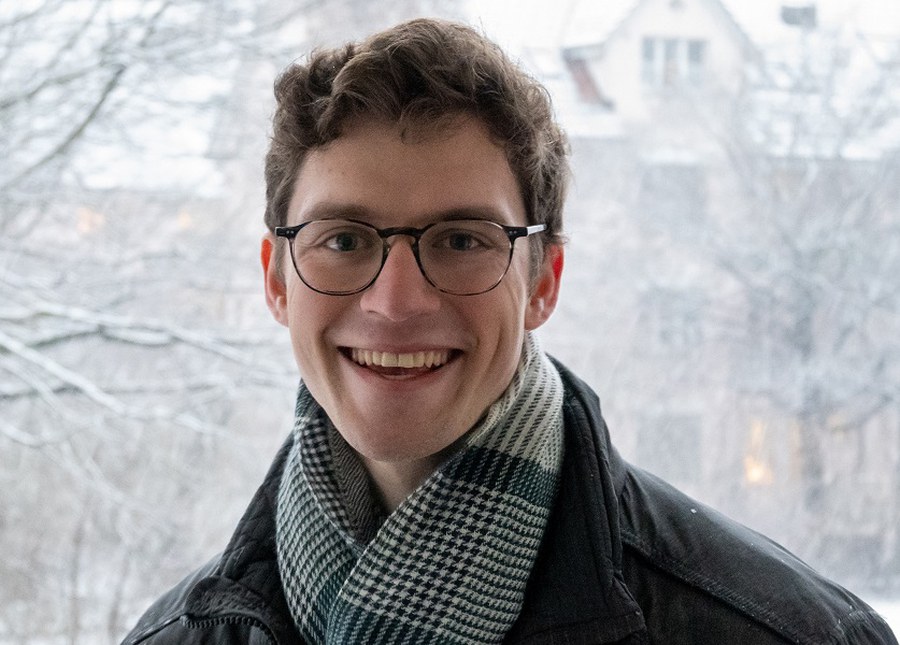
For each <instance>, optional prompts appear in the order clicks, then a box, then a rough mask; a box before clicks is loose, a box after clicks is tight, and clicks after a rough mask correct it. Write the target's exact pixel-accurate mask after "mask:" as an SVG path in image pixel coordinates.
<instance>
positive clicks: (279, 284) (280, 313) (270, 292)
mask: <svg viewBox="0 0 900 645" xmlns="http://www.w3.org/2000/svg"><path fill="white" fill-rule="evenodd" d="M276 243H277V242H276V240H275V237H274V236H273V235H272V234H271V233H266V234H265V236H263V239H262V248H261V250H260V259H261V260H262V267H263V278H264V281H265V288H266V304H267V305H268V306H269V311H271V312H272V317H273V318H275V320H277V321H278V322H280V323H281V324H282V325H284V326H285V327H286V326H287V324H288V316H287V287H286V286H285V284H284V269H283V267H281V266H280V264H281V263H280V262H279V261H278V260H279V258H280V256H281V254H280V253H277V252H276V251H275V244H276Z"/></svg>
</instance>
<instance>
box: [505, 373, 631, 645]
mask: <svg viewBox="0 0 900 645" xmlns="http://www.w3.org/2000/svg"><path fill="white" fill-rule="evenodd" d="M556 366H557V369H558V370H559V372H560V374H561V376H562V379H563V383H564V384H565V391H566V397H565V401H564V403H563V413H564V419H565V437H566V438H565V454H564V457H563V468H562V478H561V481H560V488H559V492H558V494H557V500H556V503H555V505H554V510H553V513H552V514H551V516H550V519H549V522H548V525H547V533H546V534H545V538H544V543H543V545H542V548H541V552H540V554H539V556H538V561H537V563H536V565H535V568H534V570H533V571H532V575H531V579H530V580H529V584H528V589H527V590H526V597H525V605H524V607H523V610H522V614H521V617H520V619H519V621H518V622H517V623H516V625H515V626H514V627H513V630H512V632H511V633H510V634H509V636H508V638H507V642H510V643H516V642H528V641H532V642H533V641H535V640H537V641H541V642H544V641H546V642H567V643H568V642H571V643H598V644H599V643H614V642H619V641H622V640H623V639H625V638H627V637H628V636H629V635H632V634H633V635H634V639H635V640H638V641H639V640H642V637H641V636H640V634H641V633H643V632H644V631H645V628H644V620H643V615H642V614H641V611H640V609H639V607H638V605H637V603H636V602H635V600H634V598H633V597H632V596H631V594H630V592H629V591H628V589H627V587H626V586H625V582H624V579H623V574H622V543H621V539H620V536H619V519H618V501H617V499H618V494H617V492H618V491H621V489H622V486H623V485H624V478H625V467H624V463H623V462H622V460H621V458H620V457H619V455H618V453H617V452H616V451H615V450H614V449H613V448H612V446H611V445H610V442H609V432H608V430H607V428H606V424H605V423H604V421H603V417H602V416H601V414H600V402H599V400H598V399H597V396H596V395H595V394H594V393H593V391H591V390H590V388H588V386H587V385H585V384H584V383H583V382H582V381H580V380H579V379H578V378H576V377H575V376H574V375H573V374H572V373H571V372H569V371H568V370H567V369H566V368H565V367H563V366H562V365H560V364H558V363H557V364H556ZM557 639H558V640H557ZM629 642H630V641H629Z"/></svg>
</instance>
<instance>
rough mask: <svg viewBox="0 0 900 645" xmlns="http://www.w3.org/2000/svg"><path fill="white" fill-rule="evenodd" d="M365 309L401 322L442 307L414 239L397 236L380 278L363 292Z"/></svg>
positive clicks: (363, 306) (438, 293)
mask: <svg viewBox="0 0 900 645" xmlns="http://www.w3.org/2000/svg"><path fill="white" fill-rule="evenodd" d="M360 305H361V306H362V308H363V310H365V311H370V312H373V313H377V314H379V315H381V316H383V317H385V318H387V319H389V320H391V321H394V322H400V321H403V320H407V319H409V318H413V317H415V316H418V315H422V314H429V313H434V312H435V311H437V310H438V309H439V308H440V305H441V294H440V292H439V291H438V290H437V289H436V288H435V287H434V286H432V285H431V283H429V282H428V280H426V279H425V276H424V275H423V274H422V271H421V270H420V269H419V264H418V262H416V256H415V254H414V253H413V250H412V240H407V239H404V238H399V237H398V238H395V239H394V241H393V242H392V243H391V248H390V252H389V253H388V257H387V260H385V263H384V266H383V267H382V269H381V273H380V274H379V275H378V278H377V279H376V280H375V282H374V283H373V284H372V286H370V287H369V288H368V289H366V290H365V291H363V294H362V299H361V300H360Z"/></svg>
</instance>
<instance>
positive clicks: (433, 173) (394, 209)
mask: <svg viewBox="0 0 900 645" xmlns="http://www.w3.org/2000/svg"><path fill="white" fill-rule="evenodd" d="M460 216H466V217H472V218H479V219H490V220H492V221H495V222H497V223H499V224H507V225H514V226H522V225H525V223H526V219H525V208H524V204H523V201H522V197H521V194H520V191H519V186H518V184H517V182H516V179H515V177H514V176H513V174H512V171H511V170H510V167H509V164H508V163H507V161H506V158H505V155H504V152H503V150H502V149H501V148H500V147H499V146H497V145H495V144H494V143H493V142H492V141H491V139H490V138H489V135H488V133H487V130H486V129H485V128H484V126H483V125H482V124H481V122H480V121H478V120H476V119H472V118H460V119H459V120H457V121H455V122H454V125H453V127H451V128H444V129H442V130H441V131H440V132H439V133H436V134H429V135H427V136H424V137H414V138H412V139H409V140H407V141H404V140H402V139H401V136H400V131H399V130H398V128H397V127H396V126H394V125H388V124H383V123H379V122H362V123H358V124H355V125H354V126H352V127H350V128H348V129H347V131H346V132H345V133H344V134H343V135H342V136H341V137H340V138H338V139H337V140H336V141H334V142H332V143H331V144H329V145H328V146H326V147H323V148H319V149H316V150H314V151H312V152H311V153H310V154H309V155H308V157H307V158H306V160H305V161H304V164H303V166H302V167H301V169H300V171H299V175H298V177H297V181H296V186H295V189H294V194H293V197H292V200H291V203H290V207H289V215H288V217H289V221H288V225H295V224H300V223H302V222H306V221H309V220H313V219H322V218H341V217H343V218H353V219H357V220H364V221H366V222H368V223H370V224H372V225H373V226H376V227H379V228H385V227H392V226H415V227H422V226H425V225H427V224H430V223H432V222H435V221H439V220H443V219H448V218H459V217H460ZM390 241H391V243H392V248H391V252H390V254H389V256H388V259H387V262H386V264H385V265H384V268H383V269H382V271H381V274H380V275H379V277H378V279H377V280H376V281H375V283H374V284H373V285H372V286H370V287H369V288H368V289H366V290H365V291H363V292H361V293H357V294H354V295H349V296H329V295H323V294H320V293H317V292H315V291H313V290H311V289H310V288H308V287H307V286H306V285H304V284H303V283H302V282H301V281H300V279H299V278H298V276H297V274H296V272H295V271H294V268H293V266H292V265H291V261H290V255H289V253H284V254H283V256H284V262H283V265H282V266H281V267H275V266H274V261H273V258H274V257H275V256H274V255H273V254H272V244H276V243H285V242H284V241H283V240H278V241H275V240H274V239H273V238H271V236H267V237H266V239H264V241H263V253H262V255H263V264H264V268H265V270H266V293H267V301H268V304H269V307H270V309H271V310H272V312H273V315H274V316H275V318H276V319H277V320H278V321H279V322H281V323H282V324H284V325H286V326H287V327H288V328H289V329H290V334H291V340H292V344H293V349H294V354H295V357H296V360H297V364H298V366H299V368H300V373H301V376H302V377H303V380H304V382H305V383H306V385H307V387H308V388H309V390H310V392H311V393H312V395H313V396H314V397H315V399H316V400H317V401H318V402H319V404H320V405H322V407H323V408H324V409H325V411H326V412H327V413H328V415H329V417H330V418H331V420H332V421H333V422H334V424H335V426H336V427H337V429H338V431H339V432H340V433H341V434H342V436H343V437H344V438H345V439H346V440H347V442H348V443H349V444H350V445H351V446H353V448H354V449H355V450H357V451H358V452H359V453H360V454H361V455H362V456H363V457H365V458H367V459H369V460H375V461H379V462H401V461H402V462H405V461H411V460H428V459H434V458H435V457H436V456H437V454H438V453H440V452H441V451H442V450H444V449H445V448H447V447H449V446H450V445H451V444H453V443H454V442H455V441H456V440H457V439H459V438H460V437H462V436H463V435H464V434H465V433H466V432H467V431H468V430H469V429H470V428H472V426H473V425H475V423H476V422H477V421H478V419H479V417H481V416H482V414H483V413H484V412H485V411H486V410H487V408H488V407H489V406H490V405H491V403H493V402H494V401H495V400H496V399H497V398H498V397H499V396H500V395H501V394H502V392H503V391H504V390H505V389H506V387H507V385H508V384H509V383H510V381H511V379H512V376H513V374H514V372H515V370H516V367H517V365H518V362H519V357H520V355H521V351H522V343H523V338H524V333H525V330H527V329H533V328H535V327H537V326H539V325H540V324H541V323H543V322H544V321H545V320H546V319H547V317H548V316H549V315H550V313H551V312H552V310H553V307H554V305H555V302H556V296H557V293H558V284H559V273H560V270H561V266H562V256H561V250H560V249H559V248H557V247H550V249H549V251H548V254H547V260H546V261H545V263H544V266H543V267H542V268H541V270H540V274H539V276H538V280H537V282H536V286H534V288H531V287H532V284H534V283H532V282H531V280H530V279H529V277H530V276H529V266H528V256H529V254H528V242H527V241H526V240H521V239H520V240H519V241H518V242H517V243H516V247H515V253H514V256H513V259H512V264H511V266H510V268H509V272H508V273H507V274H506V277H505V278H504V279H503V281H502V282H501V283H500V284H499V285H498V286H497V287H496V288H494V289H493V290H491V291H489V292H487V293H483V294H480V295H475V296H454V295H448V294H445V293H442V292H440V291H438V290H437V289H436V288H434V287H433V286H432V285H430V284H429V283H428V282H427V281H426V280H425V278H424V277H423V275H422V274H421V272H420V271H419V268H418V265H417V264H416V261H415V258H414V256H413V253H412V250H411V247H410V243H411V241H412V240H411V238H409V237H404V236H397V237H394V238H391V240H390ZM279 269H280V270H279ZM420 352H421V353H423V355H424V356H425V357H431V358H433V359H436V360H437V361H438V363H439V364H438V365H432V366H431V367H417V368H411V369H408V368H401V367H384V366H382V365H377V364H374V365H365V364H361V363H363V362H365V361H364V358H365V357H368V358H370V359H372V358H377V356H376V354H375V353H380V354H381V357H382V358H381V360H382V362H383V363H386V364H394V363H399V364H400V365H403V364H404V363H405V361H407V360H411V359H412V357H414V356H415V355H417V354H419V353H420Z"/></svg>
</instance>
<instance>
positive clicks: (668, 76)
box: [641, 37, 707, 89]
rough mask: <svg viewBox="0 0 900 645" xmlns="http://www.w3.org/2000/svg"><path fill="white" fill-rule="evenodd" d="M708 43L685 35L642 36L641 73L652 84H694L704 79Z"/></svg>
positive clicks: (670, 85)
mask: <svg viewBox="0 0 900 645" xmlns="http://www.w3.org/2000/svg"><path fill="white" fill-rule="evenodd" d="M706 50H707V43H706V41H705V40H698V39H684V38H653V37H647V38H644V40H643V44H642V47H641V51H642V54H641V56H642V65H641V70H642V71H641V77H642V80H643V83H644V85H646V86H647V87H652V88H658V89H663V88H674V87H679V86H684V85H693V86H697V85H700V84H701V83H702V82H703V76H704V67H705V63H706Z"/></svg>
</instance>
